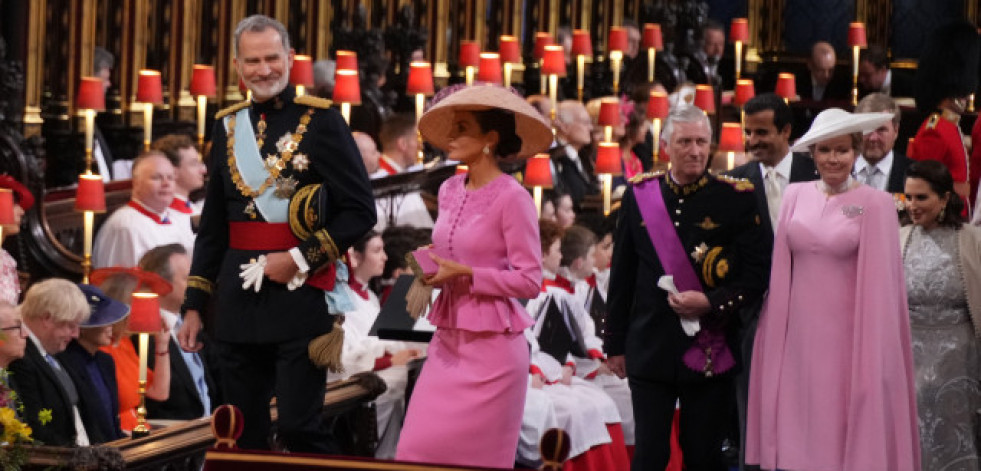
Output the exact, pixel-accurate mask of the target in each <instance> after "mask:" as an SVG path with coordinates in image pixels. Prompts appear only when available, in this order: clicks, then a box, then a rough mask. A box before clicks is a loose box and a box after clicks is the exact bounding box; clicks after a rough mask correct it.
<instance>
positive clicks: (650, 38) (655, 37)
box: [643, 23, 664, 51]
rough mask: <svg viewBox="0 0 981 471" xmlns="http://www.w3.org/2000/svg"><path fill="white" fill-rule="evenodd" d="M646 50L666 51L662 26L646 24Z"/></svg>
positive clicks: (644, 43)
mask: <svg viewBox="0 0 981 471" xmlns="http://www.w3.org/2000/svg"><path fill="white" fill-rule="evenodd" d="M643 46H644V49H651V48H654V49H656V50H658V51H660V50H662V49H664V39H663V38H662V37H661V25H660V24H658V23H645V24H644V41H643Z"/></svg>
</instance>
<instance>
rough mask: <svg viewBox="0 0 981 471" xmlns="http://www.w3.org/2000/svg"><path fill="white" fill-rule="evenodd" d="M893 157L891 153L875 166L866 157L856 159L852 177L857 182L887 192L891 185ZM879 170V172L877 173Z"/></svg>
mask: <svg viewBox="0 0 981 471" xmlns="http://www.w3.org/2000/svg"><path fill="white" fill-rule="evenodd" d="M892 161H893V155H892V151H889V153H888V154H886V156H885V157H883V158H882V159H881V160H879V161H878V162H876V164H875V165H872V164H870V163H869V161H868V160H865V156H859V157H858V159H855V167H854V168H853V169H852V176H854V177H855V179H856V180H858V181H860V182H862V183H865V184H866V185H868V186H871V187H872V188H875V189H876V190H879V191H886V186H887V185H888V184H889V172H890V171H891V170H892ZM876 170H878V171H876Z"/></svg>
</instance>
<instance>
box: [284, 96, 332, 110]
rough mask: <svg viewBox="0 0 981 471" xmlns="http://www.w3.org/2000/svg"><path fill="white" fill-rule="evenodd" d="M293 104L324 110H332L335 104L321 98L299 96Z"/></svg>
mask: <svg viewBox="0 0 981 471" xmlns="http://www.w3.org/2000/svg"><path fill="white" fill-rule="evenodd" d="M293 102H295V103H299V104H301V105H306V106H312V107H314V108H323V109H327V108H330V106H331V105H333V104H334V102H332V101H330V100H328V99H326V98H320V97H316V96H311V95H301V96H298V97H296V98H294V99H293Z"/></svg>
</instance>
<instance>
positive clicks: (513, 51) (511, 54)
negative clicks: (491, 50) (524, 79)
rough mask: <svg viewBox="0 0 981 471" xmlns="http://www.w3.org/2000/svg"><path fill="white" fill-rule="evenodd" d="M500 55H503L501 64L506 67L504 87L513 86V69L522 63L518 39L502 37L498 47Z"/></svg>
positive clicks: (507, 36)
mask: <svg viewBox="0 0 981 471" xmlns="http://www.w3.org/2000/svg"><path fill="white" fill-rule="evenodd" d="M498 54H500V55H501V62H502V63H503V66H504V86H505V87H510V86H511V69H512V68H513V67H514V64H520V63H521V46H520V45H519V44H518V38H516V37H514V36H510V35H507V34H505V35H501V39H500V43H499V45H498Z"/></svg>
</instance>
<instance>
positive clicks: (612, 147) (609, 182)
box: [596, 142, 623, 216]
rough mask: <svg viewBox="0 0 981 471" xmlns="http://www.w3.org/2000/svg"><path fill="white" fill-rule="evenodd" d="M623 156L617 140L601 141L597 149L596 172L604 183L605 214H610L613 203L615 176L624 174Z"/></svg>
mask: <svg viewBox="0 0 981 471" xmlns="http://www.w3.org/2000/svg"><path fill="white" fill-rule="evenodd" d="M622 161H623V156H622V155H620V144H617V143H616V142H600V143H599V147H598V148H597V149H596V174H597V175H599V178H600V181H601V182H602V183H603V215H604V216H608V215H609V214H610V208H611V206H612V205H613V203H612V201H611V198H612V195H611V193H612V192H613V177H615V176H619V175H623V164H622Z"/></svg>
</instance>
